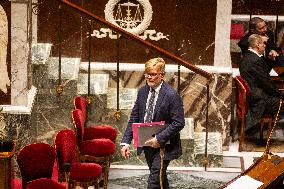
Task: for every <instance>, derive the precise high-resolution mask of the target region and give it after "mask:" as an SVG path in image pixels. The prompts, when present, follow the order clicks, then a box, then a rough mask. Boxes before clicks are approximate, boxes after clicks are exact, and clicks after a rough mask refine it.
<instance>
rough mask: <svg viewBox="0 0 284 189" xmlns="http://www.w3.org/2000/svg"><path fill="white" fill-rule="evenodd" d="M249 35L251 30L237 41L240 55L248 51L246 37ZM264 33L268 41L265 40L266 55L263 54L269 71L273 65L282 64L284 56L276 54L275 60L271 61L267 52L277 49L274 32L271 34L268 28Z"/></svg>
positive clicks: (283, 64)
mask: <svg viewBox="0 0 284 189" xmlns="http://www.w3.org/2000/svg"><path fill="white" fill-rule="evenodd" d="M250 35H252V33H251V32H249V33H247V34H246V35H245V36H244V37H243V38H242V39H241V40H240V41H239V43H238V45H239V47H240V48H241V50H242V55H244V54H246V53H247V52H248V46H249V44H248V38H249V36H250ZM266 35H267V36H268V41H267V44H266V48H265V55H266V56H265V58H266V61H265V63H266V64H267V66H268V68H269V70H270V71H271V69H272V68H273V67H276V66H284V56H283V55H280V56H278V57H277V58H276V59H275V61H271V60H270V59H269V58H268V55H269V52H270V51H271V50H275V51H279V49H278V48H277V46H276V44H275V43H274V34H273V32H272V31H270V30H268V31H267V33H266Z"/></svg>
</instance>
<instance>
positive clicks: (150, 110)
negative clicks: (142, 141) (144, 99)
mask: <svg viewBox="0 0 284 189" xmlns="http://www.w3.org/2000/svg"><path fill="white" fill-rule="evenodd" d="M150 92H151V96H150V99H149V104H148V108H147V111H146V113H147V115H146V118H145V123H150V122H152V117H153V111H154V100H155V90H154V89H152V88H151V90H150Z"/></svg>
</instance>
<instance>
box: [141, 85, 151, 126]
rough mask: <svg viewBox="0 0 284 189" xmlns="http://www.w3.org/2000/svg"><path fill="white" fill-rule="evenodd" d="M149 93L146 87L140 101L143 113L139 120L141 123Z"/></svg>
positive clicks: (148, 88)
mask: <svg viewBox="0 0 284 189" xmlns="http://www.w3.org/2000/svg"><path fill="white" fill-rule="evenodd" d="M149 91H150V87H149V86H147V87H145V90H144V92H143V93H142V101H141V105H142V112H143V115H142V118H141V119H142V121H143V120H144V117H145V113H146V105H147V98H148V94H149Z"/></svg>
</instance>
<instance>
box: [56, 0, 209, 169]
mask: <svg viewBox="0 0 284 189" xmlns="http://www.w3.org/2000/svg"><path fill="white" fill-rule="evenodd" d="M57 1H59V2H60V5H59V7H61V4H62V3H63V4H65V5H67V6H69V7H71V8H73V9H75V10H77V11H79V12H80V13H83V14H85V15H88V16H89V17H91V18H92V19H94V20H96V21H98V22H100V23H102V24H104V25H107V26H108V27H109V28H111V29H112V30H114V31H115V32H116V33H117V36H120V35H123V36H126V37H128V38H130V39H133V40H135V41H137V42H139V43H141V44H142V45H144V46H146V47H148V48H150V49H153V50H156V51H157V52H159V53H161V54H162V55H165V56H166V57H168V58H170V59H171V60H173V61H175V62H177V63H178V64H179V66H180V65H182V66H184V67H185V68H187V69H189V70H191V71H193V72H195V73H197V74H199V75H201V76H203V77H205V78H206V79H207V83H206V90H207V91H206V93H207V94H206V97H207V99H206V122H205V132H206V135H205V154H204V159H203V165H204V167H205V170H207V165H208V163H209V162H208V155H207V144H208V114H209V102H210V93H209V83H210V81H212V80H213V75H212V74H210V73H208V72H206V71H204V70H202V69H200V68H198V67H196V66H194V65H193V64H191V63H189V62H188V61H185V60H183V59H182V58H180V57H178V56H176V55H174V54H173V53H171V52H169V51H167V50H165V49H163V48H161V47H158V46H156V45H154V44H152V43H151V42H148V41H146V40H144V39H142V38H140V37H138V36H136V35H134V34H132V33H130V32H128V31H126V30H124V29H122V28H120V27H118V26H116V25H114V24H112V23H110V22H108V21H106V20H105V19H103V18H101V17H99V16H97V15H95V14H94V13H91V12H89V11H88V10H86V9H84V8H82V7H80V6H78V5H76V4H74V3H72V2H69V1H68V0H57ZM59 11H61V8H59ZM60 14H61V13H59V15H60ZM59 19H61V18H59ZM60 25H61V24H60ZM91 27H92V26H91V21H90V28H91ZM90 30H91V29H90ZM59 32H60V29H59ZM89 35H90V34H89ZM59 36H60V33H59ZM117 39H118V40H117V45H116V46H117V81H119V37H117ZM89 40H90V39H89ZM90 43H91V41H89V48H90ZM59 46H60V45H59ZM90 52H91V50H90V49H89V53H90ZM59 54H61V53H60V49H59ZM59 59H61V56H60V57H59ZM90 63H91V61H90V54H89V66H88V99H89V100H88V103H91V102H92V98H91V97H90V88H89V87H90V86H89V85H90V76H89V75H90ZM60 64H61V60H59V80H58V81H59V83H58V86H57V89H56V90H57V93H58V95H60V94H61V93H62V92H63V88H62V85H61V78H60V77H61V65H60ZM178 71H179V72H180V69H178ZM179 76H180V74H179ZM117 83H118V82H117ZM117 94H119V84H117ZM115 117H116V119H117V120H119V119H120V110H119V97H118V96H117V111H116V113H115Z"/></svg>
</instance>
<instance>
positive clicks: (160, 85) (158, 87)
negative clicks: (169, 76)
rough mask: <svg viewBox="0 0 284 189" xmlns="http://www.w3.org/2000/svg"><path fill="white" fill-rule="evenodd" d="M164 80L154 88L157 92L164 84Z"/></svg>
mask: <svg viewBox="0 0 284 189" xmlns="http://www.w3.org/2000/svg"><path fill="white" fill-rule="evenodd" d="M163 82H164V81H162V82H161V83H160V84H159V85H158V86H157V87H156V88H155V89H154V88H153V89H154V90H155V93H159V91H160V89H161V87H162V84H163Z"/></svg>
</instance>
